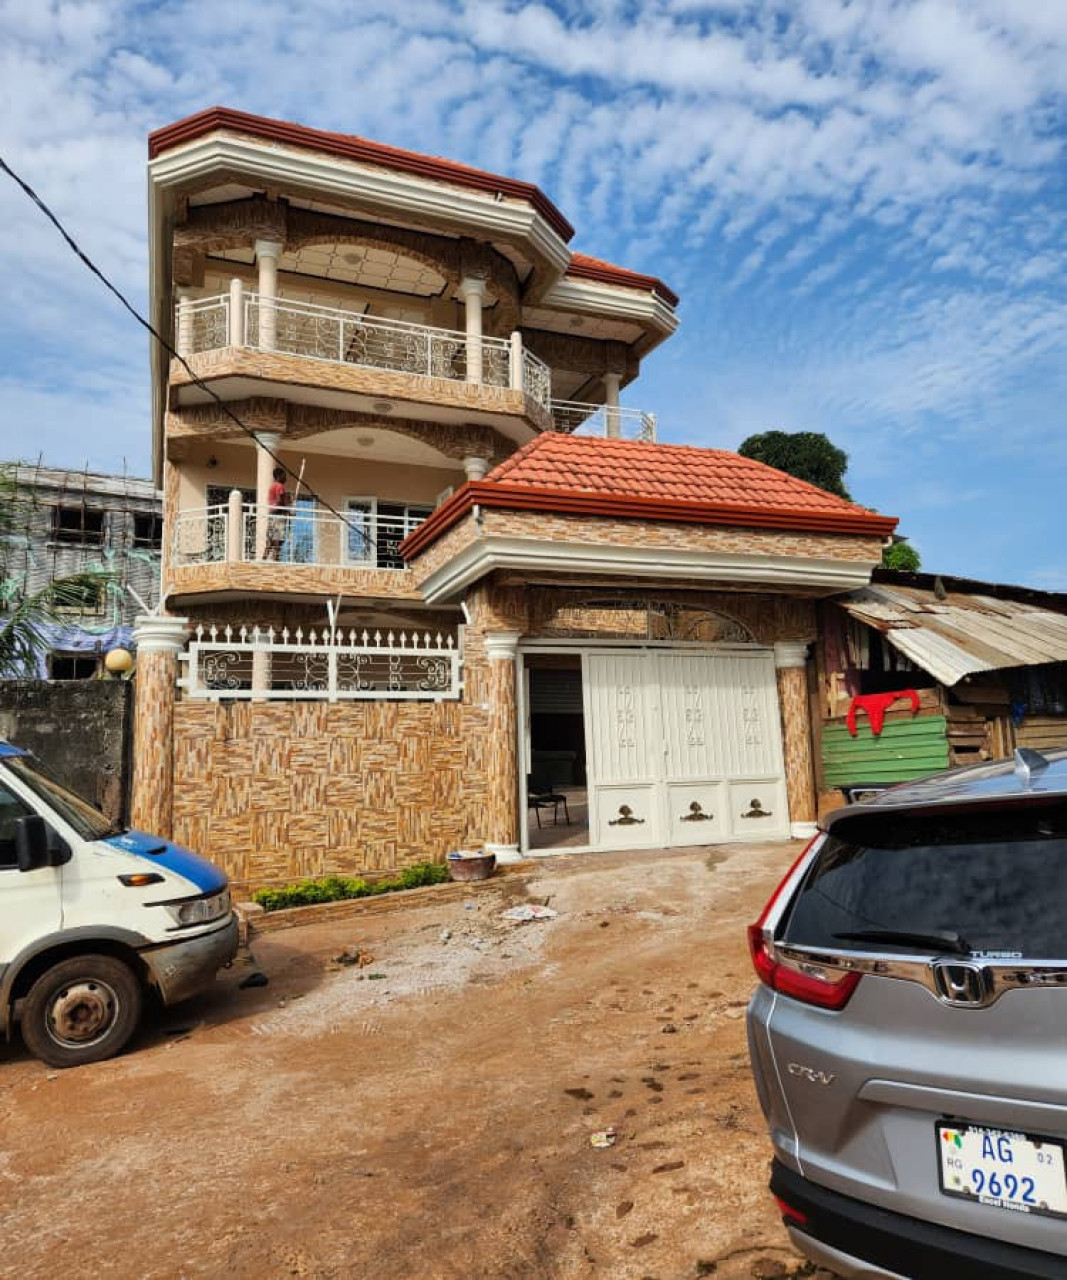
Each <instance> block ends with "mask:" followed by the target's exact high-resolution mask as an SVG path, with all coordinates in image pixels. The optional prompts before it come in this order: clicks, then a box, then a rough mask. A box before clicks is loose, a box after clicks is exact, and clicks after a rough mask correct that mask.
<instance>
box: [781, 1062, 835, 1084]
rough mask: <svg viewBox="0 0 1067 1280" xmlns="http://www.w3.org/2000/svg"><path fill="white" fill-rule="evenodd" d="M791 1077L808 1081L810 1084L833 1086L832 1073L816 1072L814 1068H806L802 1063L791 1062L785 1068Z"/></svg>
mask: <svg viewBox="0 0 1067 1280" xmlns="http://www.w3.org/2000/svg"><path fill="white" fill-rule="evenodd" d="M786 1069H787V1070H788V1072H789V1074H790V1075H791V1076H799V1077H800V1078H801V1080H810V1081H811V1083H812V1084H833V1082H834V1073H833V1072H832V1071H816V1070H815V1068H814V1067H806V1066H804V1064H803V1063H802V1062H791V1063H790V1064H789V1066H788V1067H787V1068H786Z"/></svg>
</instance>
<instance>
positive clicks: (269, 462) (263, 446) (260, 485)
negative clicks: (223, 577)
mask: <svg viewBox="0 0 1067 1280" xmlns="http://www.w3.org/2000/svg"><path fill="white" fill-rule="evenodd" d="M255 437H256V559H257V560H262V559H264V558H265V556H266V554H267V517H268V513H269V511H270V487H271V485H272V484H273V483H274V468H275V467H276V466H277V465H278V464H277V463H276V462H275V461H274V459H273V458H272V457H271V454H270V453H268V452H267V450H268V449H269V450H270V451H271V452H272V453H277V452H278V446H279V445H280V444H281V439H282V438H281V436H280V435H279V434H278V432H277V431H257V432H256V433H255Z"/></svg>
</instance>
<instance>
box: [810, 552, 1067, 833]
mask: <svg viewBox="0 0 1067 1280" xmlns="http://www.w3.org/2000/svg"><path fill="white" fill-rule="evenodd" d="M815 668H816V673H817V678H816V688H817V690H818V705H819V708H820V715H819V716H818V717H817V719H816V725H815V729H816V734H817V737H818V740H819V751H818V753H817V764H818V779H819V785H820V788H821V790H822V791H823V793H824V795H823V800H822V807H823V808H829V807H833V806H835V805H837V804H839V803H840V802H841V794H840V788H842V787H850V786H855V785H857V784H863V783H872V784H878V785H887V784H890V783H894V782H905V781H908V780H910V779H913V778H921V777H924V776H925V775H927V774H929V773H934V772H936V771H937V770H939V769H946V768H948V767H949V766H955V765H965V764H980V763H982V762H984V761H986V760H996V759H1002V758H1004V757H1006V756H1010V755H1011V754H1012V752H1013V751H1014V750H1015V748H1016V747H1029V748H1032V749H1035V750H1040V751H1045V750H1057V749H1063V748H1067V595H1064V594H1063V593H1062V592H1051V591H1037V590H1034V589H1033V588H1029V587H1016V586H1004V585H1001V584H999V583H992V582H976V581H974V580H972V579H969V578H953V577H949V576H948V575H944V576H937V575H935V574H930V573H902V572H894V571H892V570H888V569H876V570H875V572H874V574H873V578H872V582H871V584H870V586H868V587H864V588H862V589H860V590H857V591H853V592H849V593H848V594H847V595H844V596H840V597H838V598H836V599H834V600H833V601H828V602H826V603H825V604H823V605H822V606H820V620H819V644H818V645H817V646H816V650H815ZM894 695H895V696H894ZM850 719H851V723H849V721H850Z"/></svg>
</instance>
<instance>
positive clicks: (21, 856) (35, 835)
mask: <svg viewBox="0 0 1067 1280" xmlns="http://www.w3.org/2000/svg"><path fill="white" fill-rule="evenodd" d="M69 861H70V846H69V845H68V844H67V842H66V841H65V840H63V839H61V838H60V837H59V836H57V835H56V834H55V833H54V832H52V831H50V830H49V828H48V824H47V823H46V822H45V820H44V818H42V817H41V816H40V814H36V813H30V814H27V815H26V816H25V817H22V818H16V819H15V865H16V866H17V867H18V869H19V870H20V871H40V870H41V868H42V867H61V866H62V865H63V864H64V863H65V862H69Z"/></svg>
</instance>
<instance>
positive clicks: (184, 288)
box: [134, 109, 894, 882]
mask: <svg viewBox="0 0 1067 1280" xmlns="http://www.w3.org/2000/svg"><path fill="white" fill-rule="evenodd" d="M149 154H150V160H149V194H150V219H151V292H152V307H153V319H154V322H155V324H156V325H157V326H158V328H159V329H160V331H161V332H163V333H165V334H169V335H171V340H172V342H173V345H174V348H175V349H176V351H177V353H178V358H172V357H171V356H170V355H169V354H168V353H167V352H166V351H165V350H163V349H162V348H161V347H157V348H156V350H155V352H154V355H153V384H154V432H155V436H154V440H155V458H156V468H157V477H158V479H159V482H160V483H161V484H162V486H163V489H164V494H165V500H164V511H165V516H164V524H165V564H164V575H163V591H164V603H165V616H161V617H155V618H152V619H147V620H145V621H144V623H143V625H142V626H141V628H140V633H139V660H138V730H137V748H136V751H135V758H136V760H137V765H138V769H139V773H138V778H137V780H136V781H135V792H134V807H135V815H136V817H137V818H138V819H139V821H140V822H141V824H142V825H144V826H147V827H149V828H151V829H155V830H158V831H162V832H164V833H168V832H173V834H174V836H175V837H176V838H178V839H180V840H183V841H184V842H186V843H188V844H191V845H192V846H194V847H197V848H199V849H202V850H204V851H205V852H207V853H208V854H210V855H211V856H212V857H214V858H216V859H218V860H220V861H221V862H223V863H224V864H225V865H227V867H228V868H229V869H230V871H231V872H232V874H233V875H234V876H235V878H236V879H237V880H238V881H244V882H264V881H269V880H278V879H282V878H286V877H291V876H293V875H296V874H309V873H321V872H327V871H353V870H357V869H368V870H373V869H379V868H386V867H390V866H394V865H397V864H402V863H404V862H409V861H412V860H416V859H421V858H425V857H441V856H443V854H444V853H445V852H446V851H448V850H451V849H457V848H464V847H470V846H471V845H473V844H486V845H488V846H490V847H492V848H493V849H495V850H496V851H497V853H498V854H499V855H500V856H501V857H503V858H507V857H515V856H519V854H520V853H521V852H522V851H525V850H529V849H536V848H539V847H543V846H546V845H547V846H549V847H554V846H558V845H561V844H562V845H567V846H568V847H572V848H581V847H585V848H610V847H616V846H623V845H626V846H638V845H640V846H645V847H649V848H655V847H662V846H664V845H670V844H685V843H702V844H706V843H711V842H714V841H716V840H733V839H743V838H751V837H756V838H767V837H785V836H788V835H789V834H790V832H791V831H792V832H793V833H794V834H798V833H801V832H802V831H804V830H806V829H808V827H809V826H810V824H811V823H812V821H813V819H814V816H815V809H814V791H813V782H812V766H811V741H810V725H809V715H808V698H807V690H806V683H805V666H804V664H805V653H806V646H807V643H808V642H809V641H810V640H811V639H812V638H813V636H814V626H815V614H814V608H813V601H814V599H816V598H818V597H819V596H824V595H828V594H831V593H833V592H836V591H841V590H846V589H848V588H851V587H854V586H856V585H861V584H863V583H865V582H866V581H867V580H868V579H869V575H870V571H871V568H872V567H873V566H874V565H875V564H876V563H877V561H878V559H879V555H880V550H881V546H882V543H883V541H884V539H885V538H886V536H887V535H888V534H889V533H890V532H891V531H892V528H893V526H894V521H892V520H890V519H887V518H885V517H881V516H878V515H875V514H874V513H871V512H869V511H866V510H863V509H861V508H859V507H856V506H853V505H852V504H850V503H848V502H844V501H842V500H840V499H837V498H833V497H830V496H828V495H826V494H824V493H822V492H821V491H819V490H816V489H813V488H811V487H810V486H807V485H804V484H802V483H800V482H798V481H795V480H792V479H791V478H789V477H787V476H783V475H781V474H780V473H778V472H774V471H771V470H769V469H768V468H765V467H761V466H759V464H756V463H753V462H749V461H746V460H744V459H741V458H738V457H737V456H736V455H734V454H730V453H725V452H722V451H717V450H711V449H697V448H683V447H678V446H672V445H669V444H665V443H661V442H660V441H658V440H657V425H656V421H655V417H654V415H653V414H652V413H649V412H645V411H643V410H642V409H638V408H634V407H631V405H630V401H631V394H630V390H629V388H630V386H631V384H632V383H633V382H634V381H635V379H636V378H637V376H638V373H639V370H640V365H641V361H642V360H643V359H644V358H645V357H646V356H647V355H649V353H651V352H652V351H653V350H654V349H655V348H656V347H657V346H658V345H659V344H660V343H661V342H663V341H664V340H665V339H666V338H668V337H669V336H670V334H671V333H672V332H673V330H674V328H675V326H676V323H677V317H676V313H675V308H676V305H677V301H678V300H677V298H676V296H675V294H674V293H673V292H672V291H671V290H670V289H669V288H668V287H667V286H666V285H665V284H663V283H662V282H661V281H660V280H658V279H655V278H653V277H650V276H647V275H642V274H639V273H637V272H634V271H630V270H627V269H625V268H623V267H619V266H614V265H612V264H610V263H607V262H603V261H601V260H599V259H596V258H591V257H586V256H584V255H583V254H579V253H575V252H573V251H572V250H571V248H570V240H571V238H572V228H571V226H570V225H569V223H568V222H567V220H566V218H565V217H564V216H563V214H562V213H561V212H560V211H559V210H558V209H557V208H556V207H555V205H553V204H552V202H551V201H550V200H549V199H548V198H547V197H546V196H545V195H544V194H543V193H542V192H541V191H540V190H538V189H537V188H536V187H534V186H531V185H530V184H528V183H524V182H519V181H515V180H513V179H510V178H504V177H500V176H498V175H495V174H491V173H485V172H482V171H480V170H475V169H471V168H468V167H466V166H464V165H459V164H454V163H452V162H450V161H447V160H441V159H437V158H435V157H431V156H426V155H419V154H415V153H412V152H408V151H400V150H397V149H395V148H392V147H388V146H383V145H381V144H379V143H375V142H369V141H366V140H364V139H361V138H358V137H351V136H348V135H342V134H335V133H326V132H322V131H319V130H314V129H307V128H303V127H300V126H297V125H293V124H286V123H283V122H280V121H275V120H267V119H262V118H259V117H255V116H249V115H245V114H242V113H239V112H234V111H228V110H223V109H213V110H210V111H205V112H203V113H201V114H200V115H197V116H193V117H190V118H188V119H186V120H182V121H179V122H178V123H176V124H173V125H170V126H168V127H167V128H164V129H161V130H159V131H158V132H156V133H154V134H153V135H152V136H151V138H150V141H149ZM624 389H626V390H627V395H626V401H627V403H626V404H625V405H624V404H623V403H622V402H621V393H622V392H623V390H624ZM634 400H636V397H634ZM279 465H280V466H281V467H282V468H283V470H284V475H283V477H282V479H281V480H280V481H276V480H275V477H274V473H275V471H276V469H277V468H278V467H279ZM272 486H276V487H273V488H272ZM560 797H562V799H560Z"/></svg>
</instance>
